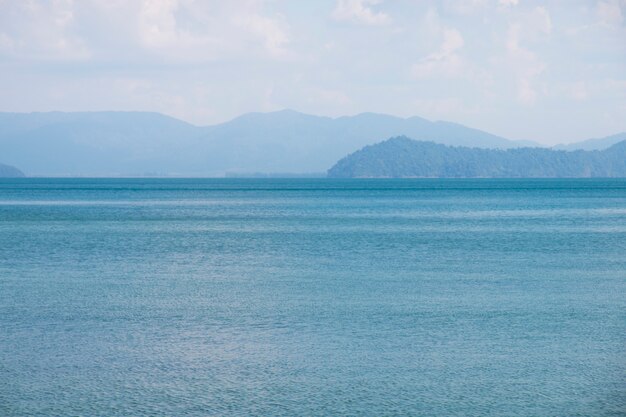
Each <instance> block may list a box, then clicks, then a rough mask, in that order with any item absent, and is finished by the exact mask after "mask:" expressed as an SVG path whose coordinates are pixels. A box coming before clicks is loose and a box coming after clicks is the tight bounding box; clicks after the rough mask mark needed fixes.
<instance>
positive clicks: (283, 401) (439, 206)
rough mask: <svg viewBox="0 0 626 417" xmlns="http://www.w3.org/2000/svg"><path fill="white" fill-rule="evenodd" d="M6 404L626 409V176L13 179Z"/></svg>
mask: <svg viewBox="0 0 626 417" xmlns="http://www.w3.org/2000/svg"><path fill="white" fill-rule="evenodd" d="M0 415H1V416H5V417H9V416H624V415H626V179H533V180H528V179H243V178H230V179H224V178H222V179H141V178H139V179H138V178H135V179H87V178H81V179H69V178H68V179H59V178H52V179H45V178H27V179H2V180H0Z"/></svg>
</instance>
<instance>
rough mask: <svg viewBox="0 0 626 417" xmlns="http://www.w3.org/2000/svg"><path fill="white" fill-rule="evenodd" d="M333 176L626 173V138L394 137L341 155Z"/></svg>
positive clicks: (539, 176) (588, 175) (549, 175)
mask: <svg viewBox="0 0 626 417" xmlns="http://www.w3.org/2000/svg"><path fill="white" fill-rule="evenodd" d="M328 176H329V177H334V178H362V177H365V178H378V177H380V178H411V177H420V178H424V177H425V178H482V177H487V178H520V177H521V178H567V177H576V178H579V177H626V141H622V142H619V143H617V144H615V145H613V146H611V147H610V148H608V149H605V150H602V151H582V150H577V151H559V150H551V149H545V148H519V149H506V150H498V149H479V148H468V147H452V146H446V145H441V144H436V143H433V142H422V141H415V140H411V139H409V138H407V137H404V136H402V137H396V138H392V139H389V140H386V141H384V142H382V143H379V144H376V145H369V146H366V147H364V148H363V149H361V150H359V151H357V152H354V153H352V154H350V155H348V156H347V157H345V158H343V159H341V160H340V161H339V162H337V164H335V165H334V166H333V167H332V168H331V169H330V170H329V171H328Z"/></svg>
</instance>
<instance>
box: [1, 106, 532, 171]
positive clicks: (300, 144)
mask: <svg viewBox="0 0 626 417" xmlns="http://www.w3.org/2000/svg"><path fill="white" fill-rule="evenodd" d="M399 135H407V136H411V137H415V138H417V139H420V140H428V141H435V142H438V143H443V144H448V145H455V146H460V145H464V146H479V147H486V148H502V149H508V148H515V147H521V146H527V145H528V143H529V142H523V141H521V142H520V141H510V140H508V139H506V138H503V137H500V136H497V135H493V134H491V133H488V132H484V131H481V130H479V129H474V128H471V127H467V126H464V125H460V124H457V123H453V122H446V121H429V120H427V119H424V118H421V117H419V116H412V117H408V118H401V117H396V116H392V115H385V114H380V113H371V112H369V113H359V114H356V115H352V116H341V117H336V118H332V117H327V116H315V115H310V114H306V113H301V112H298V111H295V110H290V109H286V110H280V111H276V112H269V113H262V112H254V113H246V114H243V115H240V116H238V117H236V118H233V119H232V120H229V121H227V122H224V123H219V124H215V125H210V126H196V125H193V124H191V123H187V122H185V121H181V120H179V119H176V118H174V117H171V116H167V115H163V114H161V113H156V112H141V111H133V112H126V111H108V112H35V113H0V155H1V156H2V158H3V159H4V160H5V161H9V162H10V163H11V164H14V165H16V166H20V167H21V168H22V169H24V170H25V171H26V172H29V173H31V174H33V175H40V176H46V175H52V176H57V175H62V176H73V175H79V176H87V175H96V176H106V175H113V176H120V175H129V176H134V175H142V174H144V173H148V172H160V173H164V174H165V175H174V176H180V175H183V176H223V175H225V173H235V174H236V173H244V172H266V173H267V172H286V173H287V172H288V173H296V174H297V173H310V172H325V171H326V170H327V169H328V167H330V166H332V165H333V164H334V163H335V162H336V161H337V160H338V159H340V158H341V157H343V156H345V155H346V154H348V153H350V152H353V151H355V150H357V149H360V148H362V147H363V146H366V145H370V144H374V143H377V142H379V141H380V140H381V139H383V138H386V137H392V136H399ZM530 143H531V144H532V142H530ZM535 145H536V144H535Z"/></svg>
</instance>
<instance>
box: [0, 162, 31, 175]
mask: <svg viewBox="0 0 626 417" xmlns="http://www.w3.org/2000/svg"><path fill="white" fill-rule="evenodd" d="M24 176H25V175H24V173H23V172H22V171H20V170H19V169H17V168H15V167H12V166H11V165H4V164H0V178H21V177H24Z"/></svg>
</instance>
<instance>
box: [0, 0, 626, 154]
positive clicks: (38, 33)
mask: <svg viewBox="0 0 626 417" xmlns="http://www.w3.org/2000/svg"><path fill="white" fill-rule="evenodd" d="M283 108H291V109H295V110H299V111H302V112H306V113H312V114H318V115H328V116H341V115H349V114H356V113H360V112H365V111H372V112H380V113H388V114H393V115H398V116H412V115H418V116H422V117H426V118H428V119H432V120H449V121H455V122H459V123H463V124H466V125H469V126H472V127H476V128H479V129H484V130H487V131H489V132H492V133H496V134H499V135H502V136H505V137H508V138H511V139H529V140H535V141H538V142H541V143H544V144H555V143H560V142H573V141H577V140H582V139H586V138H589V137H599V136H605V135H609V134H612V133H617V132H621V131H626V0H600V1H596V0H590V1H576V0H571V1H565V0H563V1H549V2H546V1H543V2H540V1H531V0H465V1H452V0H450V1H446V0H443V1H428V0H423V1H418V0H384V1H383V0H378V1H376V0H315V1H313V0H311V1H306V0H298V1H296V0H289V1H288V0H283V1H281V0H268V1H262V0H241V1H238V0H237V1H235V0H234V1H199V0H196V1H194V0H135V1H133V0H81V1H71V0H57V1H35V0H24V1H15V0H0V111H17V112H29V111H49V110H63V111H83V110H90V111H91V110H148V111H158V112H162V113H165V114H169V115H172V116H175V117H178V118H181V119H183V120H187V121H189V122H192V123H195V124H213V123H219V122H222V121H226V120H229V119H231V118H233V117H236V116H238V115H239V114H241V113H245V112H250V111H273V110H279V109H283Z"/></svg>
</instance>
